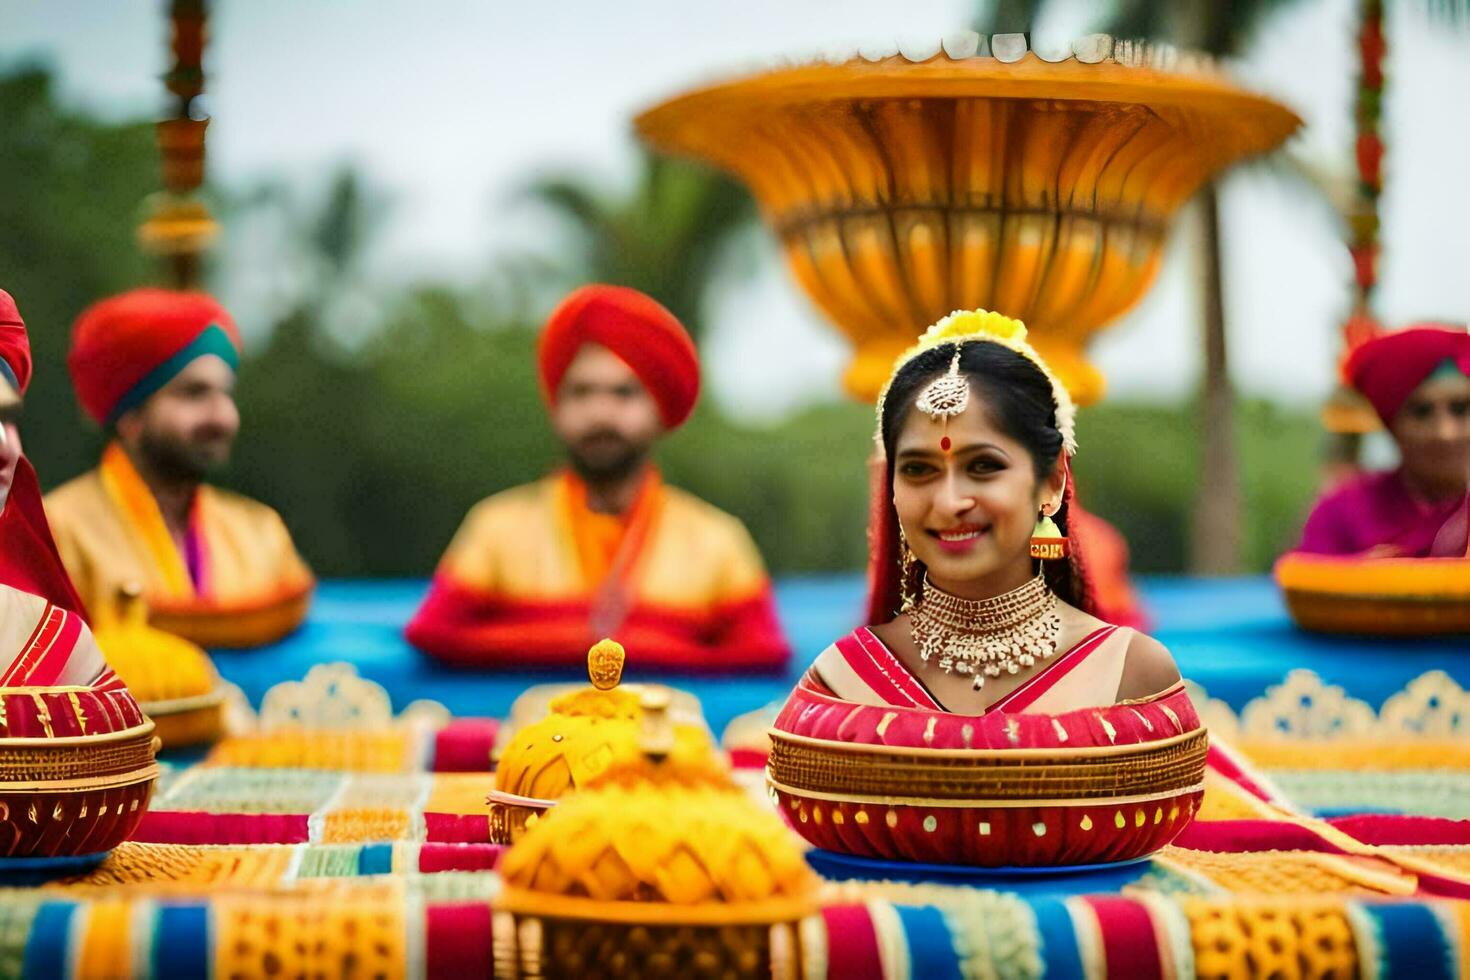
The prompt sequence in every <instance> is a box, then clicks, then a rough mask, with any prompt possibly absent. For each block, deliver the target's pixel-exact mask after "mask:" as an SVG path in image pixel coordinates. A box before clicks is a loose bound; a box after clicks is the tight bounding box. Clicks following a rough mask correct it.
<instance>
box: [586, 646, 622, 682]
mask: <svg viewBox="0 0 1470 980" xmlns="http://www.w3.org/2000/svg"><path fill="white" fill-rule="evenodd" d="M627 658H628V655H627V654H626V653H625V652H624V651H623V645H622V644H621V643H619V642H618V641H617V640H599V641H598V642H597V643H596V644H595V645H594V646H593V647H592V649H591V650H588V651H587V676H588V677H590V678H591V679H592V686H593V687H595V688H597V689H598V690H599V691H611V690H612V689H613V688H615V687H617V686H618V682H619V681H621V680H622V679H623V662H624V661H625V660H627Z"/></svg>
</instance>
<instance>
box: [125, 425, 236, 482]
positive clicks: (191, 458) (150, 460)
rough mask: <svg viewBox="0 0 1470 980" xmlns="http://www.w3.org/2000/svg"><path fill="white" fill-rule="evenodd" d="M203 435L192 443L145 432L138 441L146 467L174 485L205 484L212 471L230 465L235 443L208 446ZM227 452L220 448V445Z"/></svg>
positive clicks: (217, 442)
mask: <svg viewBox="0 0 1470 980" xmlns="http://www.w3.org/2000/svg"><path fill="white" fill-rule="evenodd" d="M205 435H207V433H199V434H198V435H197V436H196V437H195V440H194V441H192V442H189V441H185V440H183V439H176V438H174V437H172V436H165V435H159V434H157V433H149V432H144V433H143V435H142V437H141V438H140V439H139V440H138V453H139V455H140V456H142V457H143V463H144V465H145V466H147V467H148V470H149V471H150V472H151V473H152V474H153V475H154V476H155V477H157V478H158V479H160V480H165V481H168V482H170V483H202V482H204V478H205V477H206V476H208V475H209V473H210V471H211V470H213V469H215V468H216V467H217V466H222V465H224V464H225V463H226V462H228V461H229V458H230V446H231V442H232V441H231V440H228V439H217V440H210V441H208V442H206V441H205V440H204V438H203V436H205ZM221 444H222V445H223V448H222V449H221V448H217V447H219V446H220V445H221Z"/></svg>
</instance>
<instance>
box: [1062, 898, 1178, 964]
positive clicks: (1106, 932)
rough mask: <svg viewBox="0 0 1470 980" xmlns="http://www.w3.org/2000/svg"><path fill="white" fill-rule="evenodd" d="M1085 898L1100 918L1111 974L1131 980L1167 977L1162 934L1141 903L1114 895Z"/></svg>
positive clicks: (1098, 923) (1098, 922) (1106, 960)
mask: <svg viewBox="0 0 1470 980" xmlns="http://www.w3.org/2000/svg"><path fill="white" fill-rule="evenodd" d="M1082 901H1084V902H1086V903H1087V906H1088V907H1089V908H1090V909H1091V910H1092V914H1093V915H1094V916H1095V917H1096V918H1097V926H1098V932H1099V933H1101V935H1102V941H1103V960H1104V962H1105V963H1106V964H1107V973H1106V975H1107V976H1110V977H1128V978H1129V980H1163V976H1164V968H1163V964H1162V963H1160V962H1159V950H1160V945H1161V944H1160V943H1159V937H1158V936H1157V935H1155V933H1154V923H1153V919H1152V918H1151V917H1150V916H1149V914H1148V909H1147V908H1146V907H1145V906H1144V905H1143V903H1141V902H1137V901H1134V900H1133V899H1131V898H1118V897H1116V896H1112V895H1087V896H1085V897H1083V899H1082Z"/></svg>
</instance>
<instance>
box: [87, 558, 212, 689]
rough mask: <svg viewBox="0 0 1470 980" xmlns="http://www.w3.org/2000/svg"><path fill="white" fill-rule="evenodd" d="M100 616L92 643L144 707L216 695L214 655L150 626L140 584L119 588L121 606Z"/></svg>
mask: <svg viewBox="0 0 1470 980" xmlns="http://www.w3.org/2000/svg"><path fill="white" fill-rule="evenodd" d="M96 614H97V620H96V624H95V626H94V628H93V631H92V635H93V638H94V639H96V641H97V646H98V647H99V648H100V649H101V650H102V656H103V657H104V658H105V659H106V660H107V663H108V664H109V665H110V666H111V667H112V669H113V670H115V671H117V675H118V676H119V677H121V678H122V680H123V683H125V684H127V686H128V689H129V690H130V691H132V692H133V697H135V698H137V699H138V701H139V702H140V703H143V704H151V703H156V702H164V701H181V700H185V699H191V698H199V697H201V696H203V695H207V694H210V693H211V692H213V691H214V689H215V686H216V685H217V684H218V682H219V676H218V674H216V672H215V669H214V664H213V662H211V661H210V659H209V655H208V654H206V653H205V652H204V651H203V650H202V649H201V648H200V647H198V646H197V645H195V644H194V643H191V642H190V641H188V640H186V639H184V638H183V637H181V636H175V635H174V634H172V633H166V632H164V631H163V630H160V629H157V628H156V627H154V626H151V625H150V624H149V622H148V605H147V603H146V602H145V601H144V600H143V590H142V588H141V587H140V586H138V585H137V584H136V583H132V582H130V583H128V584H126V585H124V586H123V587H122V588H120V589H119V590H118V594H117V599H116V601H115V602H114V603H113V604H112V605H111V606H103V607H102V608H99V609H97V610H96Z"/></svg>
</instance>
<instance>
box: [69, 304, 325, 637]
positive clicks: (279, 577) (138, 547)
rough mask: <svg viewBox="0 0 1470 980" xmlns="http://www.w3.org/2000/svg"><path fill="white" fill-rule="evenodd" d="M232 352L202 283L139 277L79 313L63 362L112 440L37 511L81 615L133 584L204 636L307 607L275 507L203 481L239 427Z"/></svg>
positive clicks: (264, 626) (173, 626) (160, 610)
mask: <svg viewBox="0 0 1470 980" xmlns="http://www.w3.org/2000/svg"><path fill="white" fill-rule="evenodd" d="M239 350H240V338H239V335H238V333H237V332H236V330H235V324H234V321H233V320H232V319H231V318H230V315H229V314H228V313H227V312H225V310H224V309H223V308H222V307H221V306H220V305H219V304H218V303H217V302H215V301H214V300H213V299H212V298H210V297H209V296H206V295H204V294H203V293H186V292H174V291H171V290H163V289H137V290H134V291H132V292H129V293H124V294H122V295H120V296H114V297H112V298H110V299H106V300H103V301H102V302H100V303H97V304H96V305H94V306H92V307H91V308H90V309H88V310H86V311H85V312H83V313H82V315H81V317H79V318H78V320H77V322H76V326H75V328H74V329H73V332H72V346H71V353H70V354H69V355H68V357H67V367H68V368H69V369H70V371H71V377H72V382H73V384H74V386H75V388H76V393H77V398H78V400H79V401H80V402H81V404H82V408H83V409H85V410H86V412H87V414H88V415H90V416H91V417H92V418H93V419H94V420H96V422H97V423H98V424H99V425H101V426H102V427H103V429H104V430H106V432H107V434H108V435H109V436H110V437H111V439H110V442H109V443H108V445H107V448H106V449H104V450H103V452H102V460H101V462H100V464H99V465H98V466H97V468H96V469H94V470H92V471H90V472H88V473H85V474H83V475H82V476H79V477H77V478H76V479H75V480H72V481H71V482H69V483H67V484H64V485H63V486H61V487H59V488H57V489H56V490H54V491H52V492H51V493H50V494H49V495H48V496H47V498H46V509H47V512H48V514H49V515H50V518H51V523H52V526H53V527H54V528H55V530H56V539H57V543H58V545H59V546H60V549H61V555H62V558H63V559H64V560H65V561H66V567H67V569H68V571H70V572H71V577H72V581H73V582H75V583H76V585H77V588H78V590H79V591H80V593H81V595H82V598H83V600H84V601H85V602H86V603H87V606H88V608H89V609H90V610H91V611H92V613H93V615H96V614H97V610H98V609H99V608H101V607H103V606H105V605H108V604H111V603H113V602H115V601H116V598H117V594H118V592H119V590H120V589H121V588H123V587H125V586H127V585H129V584H133V585H136V586H138V587H140V588H141V589H142V590H143V596H144V599H145V600H146V602H147V603H148V607H149V609H150V610H151V612H152V618H153V621H154V623H155V625H157V626H159V627H161V628H163V629H167V630H170V631H172V632H175V633H178V634H180V635H183V636H185V637H187V638H188V639H190V640H193V641H194V642H196V643H199V644H202V645H204V646H234V647H242V646H255V645H258V644H262V643H270V642H274V641H275V640H278V639H280V638H281V637H283V636H285V635H286V634H287V633H290V632H291V631H292V630H294V629H295V628H296V627H297V626H298V625H299V624H300V622H301V620H302V619H303V618H304V617H305V615H306V609H307V605H308V603H309V602H310V596H311V590H312V585H313V581H312V576H311V573H310V572H309V571H308V570H307V568H306V565H305V564H304V563H303V562H302V560H301V558H300V556H299V555H297V553H296V547H295V545H294V544H293V543H292V541H291V535H290V533H289V532H287V530H286V525H285V524H284V523H282V521H281V518H280V516H279V515H277V514H276V512H275V511H274V510H272V509H271V508H269V507H267V506H265V505H264V504H260V503H257V502H255V501H253V500H248V499H246V498H244V497H241V496H238V495H236V494H232V493H228V492H226V491H223V490H219V489H216V488H214V487H211V486H209V485H207V484H205V483H204V478H205V476H206V474H208V473H209V472H210V471H211V470H213V469H214V468H216V467H218V466H221V465H223V464H224V463H226V462H227V461H228V460H229V456H230V450H231V448H232V447H233V446H234V442H235V435H236V433H237V432H238V431H239V428H240V416H239V412H238V411H237V409H236V407H235V399H234V395H233V391H234V386H235V370H236V368H237V367H238V365H239V359H240V353H239Z"/></svg>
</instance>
